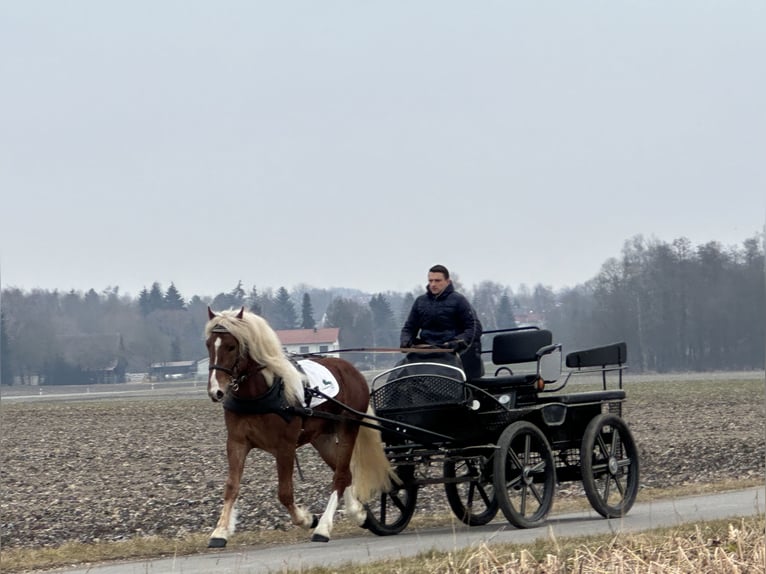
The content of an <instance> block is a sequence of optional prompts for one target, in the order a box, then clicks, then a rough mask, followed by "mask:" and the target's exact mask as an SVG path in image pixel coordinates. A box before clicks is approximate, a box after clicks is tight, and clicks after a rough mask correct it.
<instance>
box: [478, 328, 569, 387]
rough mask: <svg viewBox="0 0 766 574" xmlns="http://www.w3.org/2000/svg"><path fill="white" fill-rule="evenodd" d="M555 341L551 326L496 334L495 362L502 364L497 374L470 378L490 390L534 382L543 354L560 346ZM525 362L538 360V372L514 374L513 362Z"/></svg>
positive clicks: (532, 383) (493, 346) (536, 378)
mask: <svg viewBox="0 0 766 574" xmlns="http://www.w3.org/2000/svg"><path fill="white" fill-rule="evenodd" d="M552 342H553V334H552V333H551V332H550V331H548V330H547V329H534V330H531V329H528V330H519V331H510V332H508V333H501V334H498V335H495V338H494V339H493V341H492V364H493V365H495V366H496V367H498V368H497V370H496V371H495V373H496V374H495V376H484V377H480V378H477V379H472V380H470V381H468V382H469V383H471V384H472V385H475V386H477V387H479V388H481V389H484V390H487V391H490V392H491V391H497V390H500V389H507V388H513V387H525V386H533V385H535V384H536V383H537V380H538V378H539V377H540V374H539V361H540V358H541V357H542V356H543V355H545V354H547V353H549V352H551V351H554V350H555V349H557V348H559V347H558V346H557V345H553V344H552ZM522 363H537V365H538V368H537V370H536V371H535V372H526V373H519V374H514V373H513V369H512V366H513V365H520V364H522Z"/></svg>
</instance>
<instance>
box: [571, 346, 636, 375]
mask: <svg viewBox="0 0 766 574" xmlns="http://www.w3.org/2000/svg"><path fill="white" fill-rule="evenodd" d="M627 360H628V346H627V345H626V344H625V343H624V342H622V343H612V344H611V345H604V346H603V347H593V348H592V349H585V350H584V351H574V352H572V353H569V354H568V355H567V356H566V366H567V367H569V368H571V369H585V368H588V367H601V368H605V367H607V366H609V365H619V366H621V365H624V364H625V363H626V362H627Z"/></svg>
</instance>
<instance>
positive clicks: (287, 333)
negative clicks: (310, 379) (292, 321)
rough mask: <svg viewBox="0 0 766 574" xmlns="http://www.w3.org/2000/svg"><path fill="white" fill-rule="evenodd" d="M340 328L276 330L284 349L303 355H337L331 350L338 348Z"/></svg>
mask: <svg viewBox="0 0 766 574" xmlns="http://www.w3.org/2000/svg"><path fill="white" fill-rule="evenodd" d="M339 336H340V329H339V328H338V327H326V328H324V329H286V330H283V331H277V337H279V340H280V341H281V342H282V345H283V346H284V348H285V351H287V352H288V353H295V354H299V355H305V354H307V353H322V354H325V355H326V356H332V357H337V356H338V355H337V354H333V353H332V351H336V350H338V349H340V342H339V340H338V338H339Z"/></svg>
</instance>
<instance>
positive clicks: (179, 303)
mask: <svg viewBox="0 0 766 574" xmlns="http://www.w3.org/2000/svg"><path fill="white" fill-rule="evenodd" d="M164 306H165V309H168V310H170V311H182V310H183V309H185V308H186V303H184V299H183V297H181V294H180V293H179V292H178V289H176V286H175V284H174V283H172V282H171V283H170V287H168V290H167V291H166V292H165V298H164Z"/></svg>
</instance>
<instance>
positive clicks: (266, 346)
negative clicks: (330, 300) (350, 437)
mask: <svg viewBox="0 0 766 574" xmlns="http://www.w3.org/2000/svg"><path fill="white" fill-rule="evenodd" d="M238 314H239V311H238V310H233V309H229V310H227V311H221V312H220V313H217V314H216V316H215V317H213V318H212V319H210V320H209V321H208V322H207V324H206V325H205V338H207V337H209V336H210V334H211V333H212V332H213V329H214V328H215V327H216V326H220V327H223V328H225V329H226V330H227V331H228V332H229V333H231V335H232V336H233V337H234V338H235V339H236V340H237V342H238V343H239V351H240V353H241V354H242V355H243V356H244V354H245V351H246V350H247V352H248V353H249V354H250V357H251V358H252V359H253V360H254V361H256V362H257V363H259V364H261V365H265V366H266V369H267V370H268V371H271V373H272V374H274V375H276V376H279V377H282V380H283V381H284V384H285V395H286V398H287V400H288V401H289V402H290V403H291V404H294V405H298V404H301V403H302V402H303V377H302V375H301V373H300V372H299V371H298V369H296V368H295V367H294V366H293V364H292V363H291V362H290V361H289V360H288V359H287V357H286V356H285V353H284V351H283V349H282V343H281V342H280V341H279V338H278V337H277V334H276V333H275V332H274V330H273V329H272V328H271V326H270V325H269V324H268V323H267V322H266V320H265V319H264V318H263V317H259V316H258V315H256V314H255V313H251V312H250V311H245V312H244V313H243V314H242V318H241V319H238V318H237V315H238ZM269 383H271V381H269Z"/></svg>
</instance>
